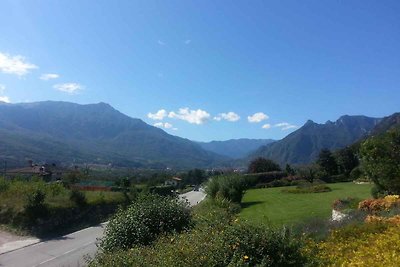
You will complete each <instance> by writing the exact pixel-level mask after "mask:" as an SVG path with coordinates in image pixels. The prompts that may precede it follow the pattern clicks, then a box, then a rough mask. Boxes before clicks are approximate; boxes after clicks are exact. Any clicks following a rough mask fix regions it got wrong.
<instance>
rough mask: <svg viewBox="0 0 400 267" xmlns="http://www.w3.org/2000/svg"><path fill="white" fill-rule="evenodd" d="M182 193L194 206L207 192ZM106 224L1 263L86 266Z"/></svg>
mask: <svg viewBox="0 0 400 267" xmlns="http://www.w3.org/2000/svg"><path fill="white" fill-rule="evenodd" d="M180 197H181V198H184V199H187V201H188V202H189V204H190V205H191V206H194V205H196V204H198V203H199V202H201V201H202V200H203V199H204V197H205V194H204V192H203V191H202V189H200V191H191V192H188V193H185V194H182V195H181V196H180ZM104 227H105V226H104V225H100V226H95V227H89V228H86V229H83V230H80V231H78V232H75V233H72V234H69V235H66V236H63V237H60V238H56V239H52V240H48V241H43V242H40V243H38V244H35V245H31V246H27V247H25V248H21V249H18V250H14V251H11V252H7V253H5V254H1V255H0V266H2V267H3V266H4V267H33V266H40V267H49V266H52V267H53V266H54V267H56V266H57V267H58V266H65V267H67V266H71V267H77V266H85V260H84V257H85V255H89V256H93V255H94V254H95V253H96V251H97V247H96V241H97V239H98V238H100V237H101V236H102V235H103V231H104Z"/></svg>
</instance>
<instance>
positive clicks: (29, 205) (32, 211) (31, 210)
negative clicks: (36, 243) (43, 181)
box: [25, 189, 47, 220]
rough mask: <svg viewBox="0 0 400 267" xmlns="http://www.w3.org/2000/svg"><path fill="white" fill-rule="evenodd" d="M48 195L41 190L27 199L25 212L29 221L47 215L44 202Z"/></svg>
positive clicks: (31, 193) (37, 190)
mask: <svg viewBox="0 0 400 267" xmlns="http://www.w3.org/2000/svg"><path fill="white" fill-rule="evenodd" d="M45 198H46V193H45V192H43V191H42V190H41V189H36V190H35V191H33V192H30V193H29V194H28V195H27V197H26V204H25V212H26V215H27V217H28V220H36V219H38V218H41V217H44V216H45V215H46V214H47V206H46V205H45V203H44V201H45Z"/></svg>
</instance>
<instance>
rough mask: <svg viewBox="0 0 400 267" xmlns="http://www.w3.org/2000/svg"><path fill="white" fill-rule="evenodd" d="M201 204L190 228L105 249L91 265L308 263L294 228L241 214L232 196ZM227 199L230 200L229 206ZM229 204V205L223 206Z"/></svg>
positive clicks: (299, 264) (220, 266)
mask: <svg viewBox="0 0 400 267" xmlns="http://www.w3.org/2000/svg"><path fill="white" fill-rule="evenodd" d="M222 202H224V204H222V203H221V202H214V201H207V202H206V203H204V206H203V204H200V206H202V207H198V208H196V209H195V215H194V217H195V222H196V225H195V227H194V228H192V229H191V230H189V231H185V232H183V233H179V234H178V233H174V234H172V235H165V236H161V237H160V238H159V239H158V240H157V241H156V242H155V243H154V244H153V245H152V246H135V247H133V248H131V249H129V250H126V251H121V250H120V251H113V252H112V253H107V252H106V253H100V254H98V255H97V256H96V259H95V260H94V261H92V262H91V264H90V266H146V267H147V266H151V267H153V266H154V267H155V266H176V267H186V266H204V267H208V266H216V267H224V266H304V265H306V264H307V263H308V262H309V259H308V258H307V257H305V256H304V255H303V254H302V252H301V248H302V246H303V240H302V239H301V238H298V237H295V236H294V235H293V234H292V233H291V232H290V231H289V230H287V229H285V228H283V229H272V228H270V227H267V226H255V225H250V224H247V223H241V222H240V221H238V220H235V219H234V218H233V217H232V215H230V213H229V212H227V209H226V208H227V207H228V206H229V204H228V202H227V201H226V200H225V201H222ZM225 205H228V206H226V207H225ZM222 206H224V207H222Z"/></svg>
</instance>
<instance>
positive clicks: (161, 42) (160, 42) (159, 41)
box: [157, 40, 165, 45]
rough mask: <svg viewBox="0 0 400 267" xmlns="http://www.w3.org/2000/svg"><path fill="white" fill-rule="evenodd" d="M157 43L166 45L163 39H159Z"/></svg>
mask: <svg viewBox="0 0 400 267" xmlns="http://www.w3.org/2000/svg"><path fill="white" fill-rule="evenodd" d="M157 43H158V44H159V45H165V43H164V42H163V41H161V40H158V41H157Z"/></svg>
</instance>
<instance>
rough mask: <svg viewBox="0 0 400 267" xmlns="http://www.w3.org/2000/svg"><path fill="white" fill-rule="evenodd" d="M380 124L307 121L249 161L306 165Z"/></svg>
mask: <svg viewBox="0 0 400 267" xmlns="http://www.w3.org/2000/svg"><path fill="white" fill-rule="evenodd" d="M380 121H381V119H378V118H370V117H366V116H348V115H345V116H342V117H340V118H339V119H338V120H337V121H336V122H331V121H328V122H326V123H325V124H318V123H315V122H313V121H311V120H309V121H307V123H306V124H304V125H303V126H302V127H301V128H300V129H298V130H296V131H294V132H293V133H291V134H289V135H288V136H286V137H285V138H283V139H282V140H279V141H276V142H274V143H272V144H269V145H266V146H263V147H261V148H259V149H258V150H257V151H256V152H254V153H252V154H251V155H250V157H249V159H251V158H255V157H260V156H261V157H266V158H269V159H272V160H274V161H276V162H278V163H279V164H282V165H283V164H286V163H290V164H306V163H310V162H312V161H314V160H315V159H316V158H317V156H318V154H319V152H320V151H321V149H324V148H326V149H330V150H336V149H339V148H343V147H345V146H347V145H350V144H352V143H354V142H356V141H357V140H360V139H361V138H363V137H364V136H367V135H368V134H369V133H370V132H371V130H372V129H373V128H374V127H375V126H376V125H377V124H378V123H379V122H380Z"/></svg>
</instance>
